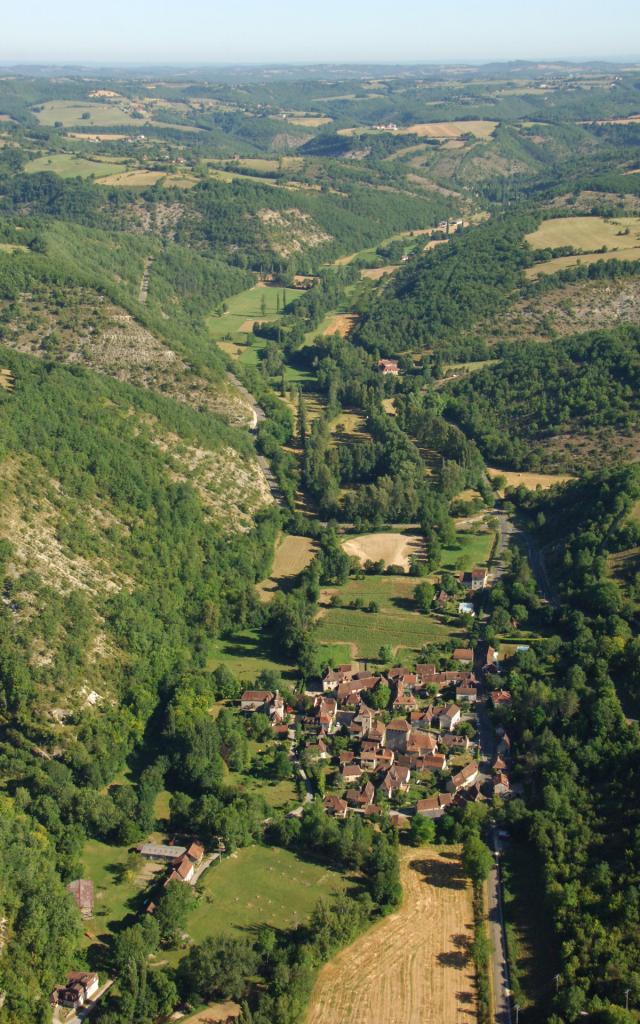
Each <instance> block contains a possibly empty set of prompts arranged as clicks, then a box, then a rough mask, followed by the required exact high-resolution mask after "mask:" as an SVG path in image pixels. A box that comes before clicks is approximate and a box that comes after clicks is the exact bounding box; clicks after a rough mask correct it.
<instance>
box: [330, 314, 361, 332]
mask: <svg viewBox="0 0 640 1024" xmlns="http://www.w3.org/2000/svg"><path fill="white" fill-rule="evenodd" d="M357 322H358V317H357V316H356V315H355V313H336V314H335V315H334V316H333V317H332V318H331V320H330V321H329V323H328V324H327V326H326V327H325V329H324V331H323V334H324V336H325V337H330V336H331V335H332V334H339V335H340V337H341V338H346V337H347V335H348V334H350V333H351V331H352V330H353V328H354V327H355V325H356V324H357Z"/></svg>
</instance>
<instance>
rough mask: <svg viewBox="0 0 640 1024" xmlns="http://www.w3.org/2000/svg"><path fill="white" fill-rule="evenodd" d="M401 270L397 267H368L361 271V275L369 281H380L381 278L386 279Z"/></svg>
mask: <svg viewBox="0 0 640 1024" xmlns="http://www.w3.org/2000/svg"><path fill="white" fill-rule="evenodd" d="M399 269H400V268H399V266H397V265H396V266H390V267H367V268H366V269H365V270H361V271H360V275H361V277H364V278H366V279H367V280H369V281H379V280H380V278H381V277H386V276H387V275H388V274H395V272H396V270H399Z"/></svg>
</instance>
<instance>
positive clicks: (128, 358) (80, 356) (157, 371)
mask: <svg viewBox="0 0 640 1024" xmlns="http://www.w3.org/2000/svg"><path fill="white" fill-rule="evenodd" d="M73 298H74V300H76V301H75V302H74V303H71V302H70V303H69V305H68V306H67V307H64V308H60V306H58V305H56V303H55V301H53V300H52V301H51V302H48V301H47V299H46V297H45V298H43V300H42V301H41V302H39V303H38V306H37V310H36V309H34V304H33V303H31V302H29V301H25V307H24V311H23V312H22V313H19V314H17V315H16V317H15V318H14V319H13V320H12V321H11V322H10V324H9V325H8V326H10V328H11V330H10V331H7V333H6V335H5V339H4V344H5V345H8V346H10V347H11V348H14V349H16V350H17V351H18V352H25V353H27V354H29V355H34V356H39V357H40V358H43V359H47V358H52V357H54V358H55V359H56V360H57V361H58V362H62V363H79V364H81V365H83V366H88V367H89V368H90V369H92V370H97V371H98V372H101V373H104V374H106V375H107V376H109V377H115V378H116V380H122V381H128V382H129V383H131V384H135V385H137V386H138V387H145V388H149V389H150V390H152V391H160V392H162V393H163V394H165V395H169V396H171V397H172V398H176V399H178V400H179V401H181V402H184V403H185V404H187V405H193V406H196V407H197V408H201V407H204V408H206V409H209V410H210V411H211V412H213V413H216V414H217V415H219V416H221V417H222V418H223V419H225V420H227V421H228V422H230V423H233V424H235V425H238V426H246V425H247V424H249V423H250V422H251V420H252V412H251V407H250V405H249V403H248V401H247V399H246V398H244V397H243V395H242V394H241V393H240V392H239V391H238V390H237V388H234V387H232V386H231V384H229V382H228V381H227V380H214V379H211V380H208V379H205V378H204V377H201V376H199V375H198V374H197V373H196V372H195V371H194V370H192V369H191V367H190V366H189V365H188V364H187V363H186V362H185V361H184V359H182V357H181V356H180V355H178V353H176V352H174V350H173V349H171V348H169V347H168V345H166V344H165V343H164V342H163V341H161V340H160V339H159V338H158V337H156V336H155V335H154V334H152V333H151V332H150V331H148V330H147V329H146V328H145V327H143V326H142V325H141V324H139V323H138V322H137V321H136V320H134V318H133V317H132V316H131V315H130V314H129V313H127V312H126V311H125V310H123V309H121V308H120V307H118V306H114V305H113V304H111V303H109V302H108V301H106V300H105V299H104V298H103V297H102V296H98V295H96V294H95V293H93V292H91V291H88V290H87V291H85V292H74V293H73ZM25 299H26V297H25ZM2 308H3V304H2V303H0V310H1V309H2ZM52 337H55V342H53V341H52V340H51V339H52ZM1 383H2V381H1V379H0V384H1Z"/></svg>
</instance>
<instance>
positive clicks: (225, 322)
mask: <svg viewBox="0 0 640 1024" xmlns="http://www.w3.org/2000/svg"><path fill="white" fill-rule="evenodd" d="M283 293H284V295H285V298H286V301H287V303H288V302H293V301H294V300H295V299H299V298H300V296H301V295H302V294H303V293H302V292H301V291H300V290H299V289H297V288H275V287H264V285H254V286H253V288H248V289H247V290H246V291H244V292H239V293H238V294H237V295H232V296H231V298H230V299H227V307H228V308H227V312H226V313H223V315H222V316H212V317H209V318H208V320H207V326H208V329H209V334H210V336H211V337H212V338H213V339H214V340H217V339H218V338H224V336H225V335H227V334H230V335H232V336H233V335H239V334H248V333H250V332H251V329H252V326H253V322H254V321H255V320H274V319H275V318H276V316H277V313H278V301H279V302H280V303H282V296H283ZM263 303H264V307H263Z"/></svg>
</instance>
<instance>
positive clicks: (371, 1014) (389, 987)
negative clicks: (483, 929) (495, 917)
mask: <svg viewBox="0 0 640 1024" xmlns="http://www.w3.org/2000/svg"><path fill="white" fill-rule="evenodd" d="M401 872H402V885H403V889H404V900H403V903H402V906H401V908H400V910H398V911H397V912H396V913H395V914H392V915H391V916H390V917H387V918H385V919H384V920H383V921H381V922H380V923H379V924H378V925H376V926H375V927H374V928H371V929H370V930H369V931H368V932H366V933H365V934H364V935H363V936H361V938H359V939H357V940H356V941H355V942H354V943H353V944H352V945H351V946H349V947H348V948H347V949H345V950H343V951H342V952H341V953H339V954H338V956H337V957H335V958H334V959H333V960H332V961H331V962H330V963H328V964H327V965H326V966H325V967H323V968H322V970H321V971H320V974H319V976H318V980H317V982H316V985H315V988H314V991H313V995H312V997H311V1003H310V1006H309V1010H308V1013H307V1017H306V1024H461V1022H463V1021H469V1022H471V1021H473V1020H475V1019H476V1012H475V1002H476V997H475V984H474V966H473V962H472V959H471V954H470V945H471V943H472V941H473V914H472V909H471V889H470V886H469V883H468V882H467V880H466V879H465V878H464V876H463V874H462V870H461V866H460V855H459V851H458V850H457V849H449V848H447V847H437V848H429V849H424V850H409V849H406V848H403V849H402V850H401Z"/></svg>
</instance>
